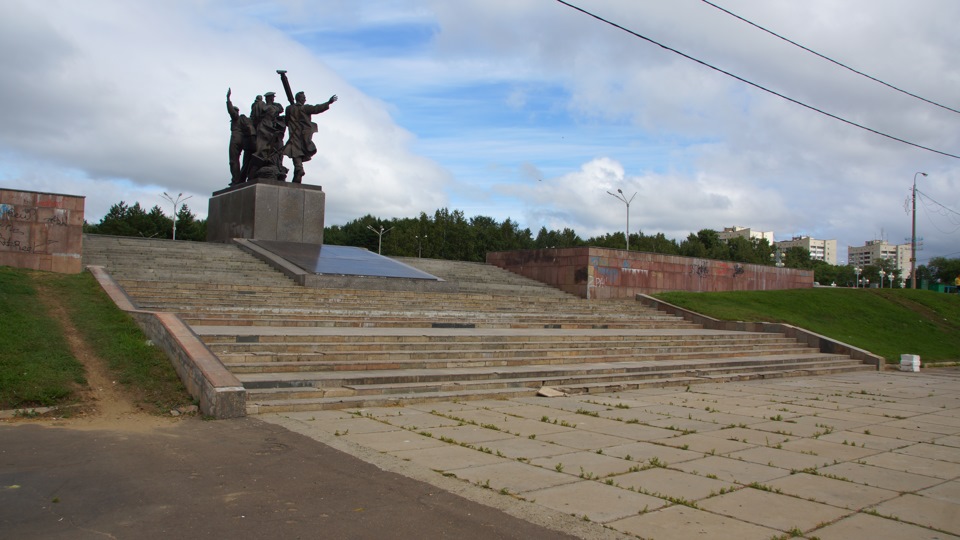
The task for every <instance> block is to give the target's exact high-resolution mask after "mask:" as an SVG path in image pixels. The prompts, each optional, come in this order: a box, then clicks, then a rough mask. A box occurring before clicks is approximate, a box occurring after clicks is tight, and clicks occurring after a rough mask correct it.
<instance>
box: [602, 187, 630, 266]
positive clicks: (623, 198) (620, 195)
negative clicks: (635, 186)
mask: <svg viewBox="0 0 960 540" xmlns="http://www.w3.org/2000/svg"><path fill="white" fill-rule="evenodd" d="M607 193H610V195H613V196H614V197H616V198H618V199H620V200H621V201H623V204H625V205H627V251H630V203H632V202H633V198H634V197H636V196H637V193H636V192H634V193H633V195H631V196H630V200H627V197H626V196H625V195H624V194H623V190H622V189H617V192H616V193H611V192H609V191H608V192H607Z"/></svg>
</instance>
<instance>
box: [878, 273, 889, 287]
mask: <svg viewBox="0 0 960 540" xmlns="http://www.w3.org/2000/svg"><path fill="white" fill-rule="evenodd" d="M879 273H880V288H881V289H882V288H883V276H885V275H887V273H886V272H884V271H883V268H881V269H880V272H879Z"/></svg>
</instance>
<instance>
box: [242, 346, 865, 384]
mask: <svg viewBox="0 0 960 540" xmlns="http://www.w3.org/2000/svg"><path fill="white" fill-rule="evenodd" d="M825 361H829V362H843V363H850V362H852V361H851V360H850V359H849V358H847V357H844V356H839V355H829V354H822V353H809V352H808V353H802V354H784V355H758V356H744V357H738V358H702V357H698V358H693V359H682V360H663V361H652V360H633V361H611V362H597V363H583V362H581V363H575V364H522V365H517V366H493V367H469V366H468V367H456V368H443V369H384V370H377V371H310V372H269V373H237V374H236V375H237V378H238V379H240V381H241V382H242V383H243V385H244V387H246V388H248V389H254V388H289V387H305V386H313V387H318V388H319V387H326V388H329V387H334V386H338V387H347V386H355V385H365V384H386V383H413V382H454V381H459V382H464V381H477V380H491V379H493V380H508V379H521V378H533V379H545V378H554V379H556V378H558V377H559V378H570V377H584V376H596V375H598V374H600V375H627V376H637V377H643V376H649V375H651V374H656V373H659V372H661V371H664V370H671V369H673V370H683V371H690V370H693V371H697V370H706V369H716V368H730V367H736V368H744V369H750V368H752V367H755V366H775V365H787V364H797V363H804V362H808V363H809V362H825Z"/></svg>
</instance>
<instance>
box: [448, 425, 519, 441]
mask: <svg viewBox="0 0 960 540" xmlns="http://www.w3.org/2000/svg"><path fill="white" fill-rule="evenodd" d="M430 434H431V435H432V436H433V437H435V438H437V439H440V438H447V439H452V440H453V441H455V442H456V443H468V444H479V443H486V442H488V441H498V440H503V439H512V438H514V437H515V435H511V434H509V433H504V432H502V431H497V430H495V429H487V428H484V427H480V426H474V425H470V424H467V425H464V426H450V427H440V428H436V429H431V430H430Z"/></svg>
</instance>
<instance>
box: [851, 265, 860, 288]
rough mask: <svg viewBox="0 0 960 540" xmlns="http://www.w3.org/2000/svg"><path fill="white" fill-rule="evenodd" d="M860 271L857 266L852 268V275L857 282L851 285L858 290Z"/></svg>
mask: <svg viewBox="0 0 960 540" xmlns="http://www.w3.org/2000/svg"><path fill="white" fill-rule="evenodd" d="M861 271H862V270H861V268H860V267H859V266H854V267H853V273H854V275H856V276H857V281H855V282H854V283H853V285H854V287H856V288H858V289H859V288H860V272H861Z"/></svg>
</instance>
